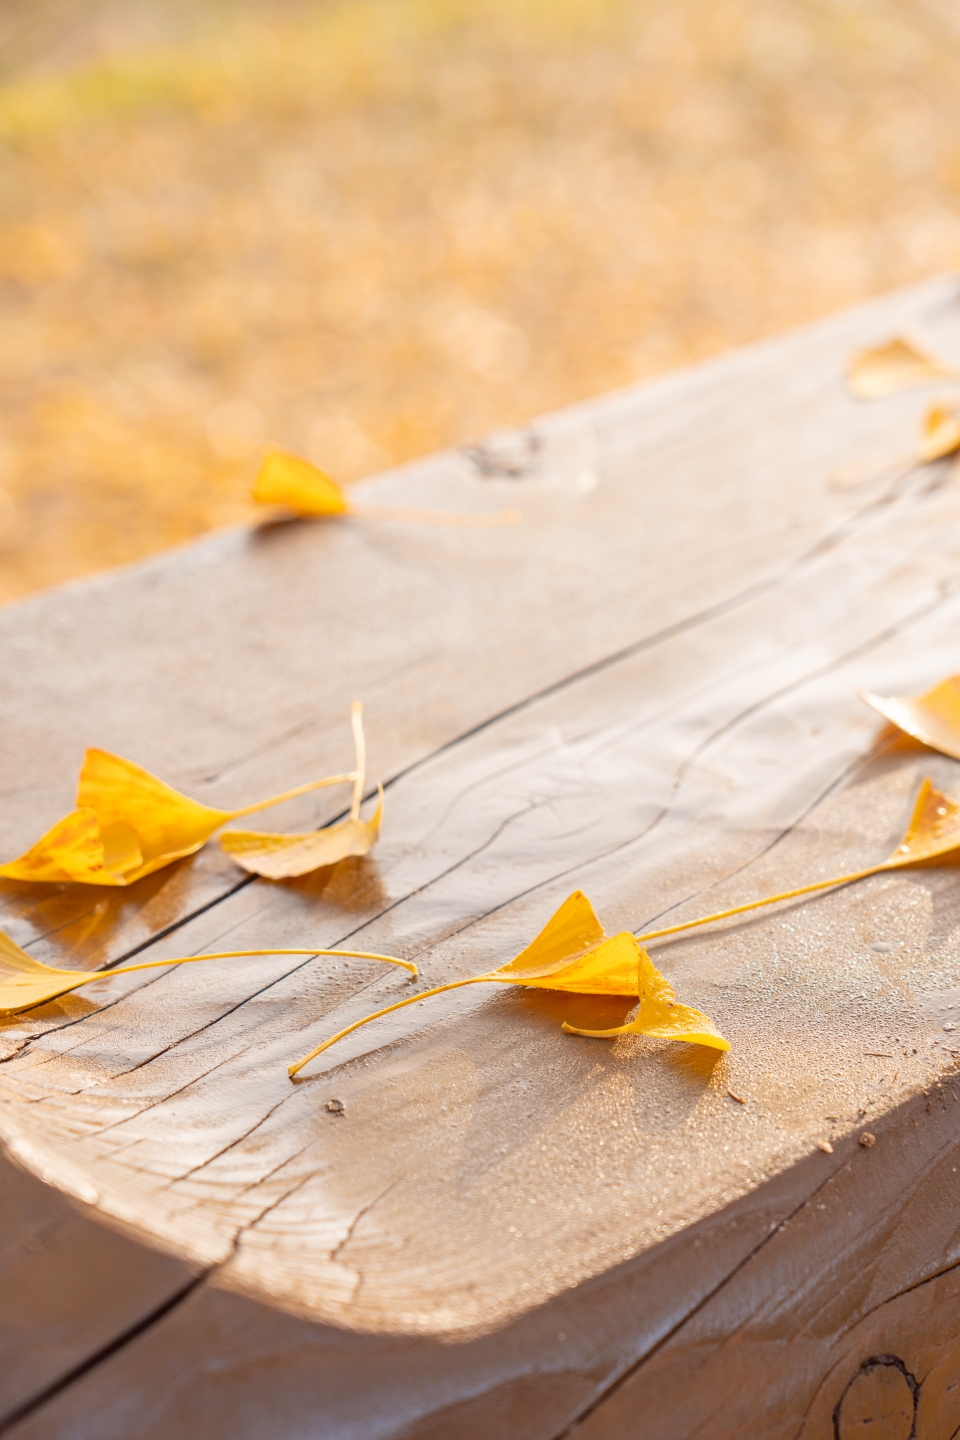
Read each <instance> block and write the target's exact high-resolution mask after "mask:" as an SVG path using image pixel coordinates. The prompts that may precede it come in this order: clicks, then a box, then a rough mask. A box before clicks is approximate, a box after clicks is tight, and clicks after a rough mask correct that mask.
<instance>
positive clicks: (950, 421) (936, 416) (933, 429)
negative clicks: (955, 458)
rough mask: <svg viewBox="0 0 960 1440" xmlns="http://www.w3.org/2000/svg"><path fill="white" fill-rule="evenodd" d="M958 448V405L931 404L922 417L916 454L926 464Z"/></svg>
mask: <svg viewBox="0 0 960 1440" xmlns="http://www.w3.org/2000/svg"><path fill="white" fill-rule="evenodd" d="M957 450H960V406H958V405H956V404H954V405H947V404H944V403H942V402H940V403H938V404H936V405H931V406H930V408H929V409H928V410H927V413H926V414H925V415H924V417H923V424H922V426H921V430H920V445H919V450H918V454H919V457H920V459H921V461H922V462H923V463H924V464H925V465H928V464H930V462H931V461H933V460H943V459H944V458H945V457H946V456H947V455H954V454H956V452H957Z"/></svg>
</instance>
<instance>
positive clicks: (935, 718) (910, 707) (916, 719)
mask: <svg viewBox="0 0 960 1440" xmlns="http://www.w3.org/2000/svg"><path fill="white" fill-rule="evenodd" d="M860 698H861V699H862V700H866V702H867V704H868V705H872V706H873V708H874V710H879V712H880V714H881V715H882V716H883V718H884V719H885V720H889V721H890V723H891V725H896V726H897V728H898V729H899V730H902V731H904V733H905V734H907V735H912V736H913V738H914V739H915V740H919V741H921V742H922V743H923V744H924V745H929V746H930V748H931V750H939V751H941V753H942V754H944V755H950V756H951V757H952V758H953V759H954V760H960V675H949V676H948V677H947V679H946V680H941V682H940V684H939V685H934V687H933V689H932V690H927V691H926V692H925V693H924V694H923V695H890V696H884V695H872V694H870V693H869V691H865V690H861V691H860Z"/></svg>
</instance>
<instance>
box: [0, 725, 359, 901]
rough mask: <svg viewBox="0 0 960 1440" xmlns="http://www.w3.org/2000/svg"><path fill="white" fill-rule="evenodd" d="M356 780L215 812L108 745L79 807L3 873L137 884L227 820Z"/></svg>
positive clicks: (92, 766) (94, 760)
mask: <svg viewBox="0 0 960 1440" xmlns="http://www.w3.org/2000/svg"><path fill="white" fill-rule="evenodd" d="M354 778H355V776H354V772H353V771H350V773H349V774H346V775H328V776H325V777H324V779H322V780H313V781H310V782H309V783H308V784H306V785H298V786H297V787H296V788H295V789H293V790H287V791H285V792H284V793H283V794H282V795H274V796H272V797H271V798H270V799H269V800H259V801H257V802H256V804H254V805H247V806H244V807H243V808H242V809H240V810H216V809H213V808H212V807H211V806H209V805H201V804H200V803H199V802H198V801H196V800H191V799H189V798H188V797H187V796H186V795H181V794H180V793H179V792H178V791H177V790H173V789H172V788H171V787H170V786H169V785H166V784H164V782H163V781H162V780H158V779H157V778H156V776H155V775H151V774H150V773H149V771H147V770H143V769H141V767H140V766H139V765H134V764H133V762H132V761H130V760H123V759H121V757H120V756H119V755H111V754H110V753H109V751H107V750H95V749H94V750H88V751H87V752H86V756H85V758H84V762H83V768H82V770H81V771H80V779H79V782H78V785H77V807H78V808H77V809H76V810H74V811H72V812H71V814H69V815H67V816H65V817H64V819H63V820H59V821H58V822H57V824H56V825H54V826H53V828H52V829H50V830H48V831H47V833H46V834H45V835H43V836H42V837H41V838H40V839H39V840H38V841H37V842H36V844H35V845H32V846H31V848H30V849H29V850H27V851H26V852H25V854H23V855H21V856H20V857H19V858H18V859H16V860H11V861H9V862H8V863H7V864H6V865H0V875H3V876H6V878H7V879H9V880H42V881H48V882H52V881H58V882H60V883H63V882H64V881H70V880H73V881H80V882H81V883H83V884H86V885H132V884H133V882H134V881H135V880H139V879H141V878H142V877H143V876H144V875H150V874H151V873H152V872H153V871H154V870H159V869H160V868H161V867H162V866H164V865H169V864H171V862H172V861H174V860H179V859H181V858H182V857H183V856H185V855H192V854H194V852H195V851H197V850H199V849H200V847H201V846H202V845H203V844H204V843H205V842H206V841H207V840H208V839H209V838H210V836H211V835H212V834H213V832H214V830H216V829H218V828H219V826H221V825H223V824H225V823H226V821H228V820H235V819H236V818H237V817H238V816H240V815H251V814H253V813H254V812H255V811H257V810H265V809H266V808H267V807H268V806H270V805H278V804H280V802H281V801H283V800H292V799H293V798H294V797H295V796H297V795H304V794H306V793H307V792H308V791H311V790H318V789H321V788H322V787H324V786H326V785H340V784H344V783H345V782H347V781H350V780H354Z"/></svg>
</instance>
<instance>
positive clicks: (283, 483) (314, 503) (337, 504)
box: [253, 450, 350, 515]
mask: <svg viewBox="0 0 960 1440" xmlns="http://www.w3.org/2000/svg"><path fill="white" fill-rule="evenodd" d="M253 498H254V500H256V501H258V503H259V504H261V505H282V506H283V507H284V509H286V510H292V511H293V512H294V513H295V514H296V515H345V514H346V513H347V511H348V510H349V508H350V506H349V503H348V501H347V497H346V495H345V494H344V492H343V490H341V488H340V486H339V485H338V484H337V482H336V480H332V479H331V478H330V476H329V475H328V474H327V473H326V471H325V470H321V469H320V467H319V465H312V464H311V463H310V461H309V460H303V459H301V458H300V456H299V455H290V454H288V453H287V452H286V451H285V450H268V451H267V453H266V455H265V456H264V460H263V464H262V465H261V467H260V473H259V475H258V476H257V478H256V480H255V481H254V485H253Z"/></svg>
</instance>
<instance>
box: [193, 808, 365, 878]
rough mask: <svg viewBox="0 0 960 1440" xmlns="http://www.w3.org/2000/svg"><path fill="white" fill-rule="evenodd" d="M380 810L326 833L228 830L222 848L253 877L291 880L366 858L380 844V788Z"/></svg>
mask: <svg viewBox="0 0 960 1440" xmlns="http://www.w3.org/2000/svg"><path fill="white" fill-rule="evenodd" d="M377 794H378V797H379V798H378V800H377V808H376V810H375V811H374V813H373V814H372V815H371V816H370V819H369V820H361V819H359V818H357V819H354V818H353V816H350V818H349V819H347V820H341V821H340V823H339V824H337V825H328V826H327V828H326V829H325V830H308V831H306V832H305V833H303V834H299V835H298V834H294V835H277V834H273V833H271V832H270V831H266V830H227V831H226V832H225V833H224V834H223V835H221V836H220V844H221V845H222V846H223V848H224V850H226V852H227V854H228V855H230V856H231V857H232V858H233V859H234V860H235V861H236V862H237V864H238V865H240V866H242V868H243V869H244V870H248V871H249V872H250V873H251V875H262V876H263V877H264V878H265V879H267V880H290V879H292V878H293V877H294V876H296V875H308V874H309V873H310V871H311V870H319V869H320V868H321V867H322V866H324V865H335V864H336V863H337V861H338V860H345V859H346V857H347V856H348V855H366V854H367V852H368V851H369V850H371V849H372V848H373V846H374V845H375V844H376V842H377V837H378V836H379V834H380V823H381V821H382V819H383V786H382V785H378V786H377Z"/></svg>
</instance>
